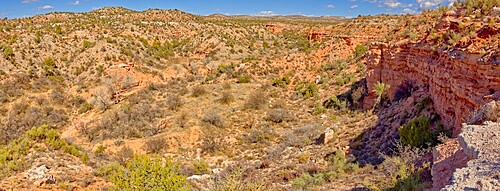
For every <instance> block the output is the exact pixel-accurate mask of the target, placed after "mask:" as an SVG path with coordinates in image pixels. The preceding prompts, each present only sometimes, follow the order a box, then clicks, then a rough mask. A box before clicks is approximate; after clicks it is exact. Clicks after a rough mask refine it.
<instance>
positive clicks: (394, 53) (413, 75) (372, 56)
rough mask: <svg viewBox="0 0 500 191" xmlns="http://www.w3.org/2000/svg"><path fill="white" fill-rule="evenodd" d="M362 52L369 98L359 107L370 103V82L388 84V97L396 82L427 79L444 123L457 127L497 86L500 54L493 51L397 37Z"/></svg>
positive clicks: (422, 82)
mask: <svg viewBox="0 0 500 191" xmlns="http://www.w3.org/2000/svg"><path fill="white" fill-rule="evenodd" d="M370 49H371V51H370V52H369V53H368V56H367V66H368V70H367V73H366V75H367V77H366V80H367V84H368V92H369V96H368V99H365V102H364V107H365V108H370V107H371V106H373V102H374V100H375V98H376V95H375V94H374V92H373V84H375V83H377V82H378V81H381V82H383V83H386V84H389V85H390V86H391V88H390V90H389V92H388V93H389V94H388V95H389V97H390V98H391V99H393V98H394V93H395V92H396V90H397V88H398V86H399V85H400V84H402V83H404V82H405V81H407V80H413V81H415V82H416V83H417V84H418V85H428V87H429V94H430V98H431V99H432V100H433V102H434V104H435V107H436V110H437V112H438V113H439V114H440V115H441V117H442V120H443V124H444V125H445V126H447V127H450V128H453V135H455V136H456V135H457V134H458V133H459V132H460V128H461V123H463V122H466V121H467V120H468V119H469V117H470V116H471V115H472V113H473V111H475V110H477V109H478V108H479V107H481V106H482V105H484V104H485V103H487V102H489V101H490V100H495V99H498V98H496V96H494V95H497V94H498V93H497V92H500V64H499V63H500V59H499V57H498V52H493V53H490V54H487V55H485V56H483V57H481V56H480V55H479V54H472V53H467V52H463V51H460V50H457V49H454V50H448V51H438V50H433V49H432V48H431V47H428V46H423V45H417V44H411V43H405V42H403V43H399V44H395V45H388V44H384V43H377V44H372V45H371V47H370Z"/></svg>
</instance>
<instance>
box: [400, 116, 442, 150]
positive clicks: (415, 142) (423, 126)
mask: <svg viewBox="0 0 500 191" xmlns="http://www.w3.org/2000/svg"><path fill="white" fill-rule="evenodd" d="M398 133H399V137H400V139H401V142H402V143H403V144H405V145H409V146H413V147H424V146H429V145H433V144H435V143H436V141H437V135H436V134H435V133H434V132H432V130H431V121H430V120H429V119H428V118H427V117H425V116H421V117H417V118H414V119H413V120H411V121H410V122H408V124H406V125H405V126H401V127H399V129H398Z"/></svg>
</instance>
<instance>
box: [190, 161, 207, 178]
mask: <svg viewBox="0 0 500 191" xmlns="http://www.w3.org/2000/svg"><path fill="white" fill-rule="evenodd" d="M193 170H194V174H198V175H202V174H207V173H209V172H210V169H209V165H208V163H207V161H205V160H203V159H200V160H195V161H193Z"/></svg>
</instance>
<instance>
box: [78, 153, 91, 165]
mask: <svg viewBox="0 0 500 191" xmlns="http://www.w3.org/2000/svg"><path fill="white" fill-rule="evenodd" d="M80 158H81V159H82V163H83V164H87V163H88V162H89V155H88V154H87V153H85V154H83V155H82V157H80Z"/></svg>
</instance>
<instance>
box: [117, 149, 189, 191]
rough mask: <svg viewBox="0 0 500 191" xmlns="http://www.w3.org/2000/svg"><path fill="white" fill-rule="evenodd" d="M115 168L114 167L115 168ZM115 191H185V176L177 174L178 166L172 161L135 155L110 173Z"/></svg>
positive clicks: (186, 188) (187, 188) (186, 185)
mask: <svg viewBox="0 0 500 191" xmlns="http://www.w3.org/2000/svg"><path fill="white" fill-rule="evenodd" d="M115 168H116V167H115ZM110 177H111V180H112V182H113V184H114V185H115V186H116V189H117V190H165V191H183V190H185V191H187V190H189V189H190V186H189V185H188V184H187V183H186V178H187V177H186V176H184V175H181V174H180V173H179V165H178V164H177V163H176V162H175V161H173V160H172V159H169V158H165V159H163V160H161V159H159V158H150V157H148V156H139V155H135V156H134V158H133V159H132V160H131V161H128V162H126V163H125V165H124V166H119V167H117V168H116V171H115V172H111V175H110Z"/></svg>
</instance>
